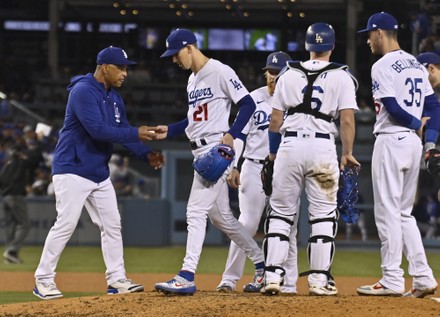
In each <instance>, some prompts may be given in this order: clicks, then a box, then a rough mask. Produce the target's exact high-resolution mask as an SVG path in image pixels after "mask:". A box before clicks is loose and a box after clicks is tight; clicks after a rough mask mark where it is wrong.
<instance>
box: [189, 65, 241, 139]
mask: <svg viewBox="0 0 440 317" xmlns="http://www.w3.org/2000/svg"><path fill="white" fill-rule="evenodd" d="M187 92H188V126H187V128H186V130H185V132H186V135H187V136H188V138H189V139H190V140H193V139H198V138H203V137H206V136H209V135H214V134H220V133H225V132H227V131H228V130H229V116H230V112H231V104H232V102H234V103H237V102H238V101H240V99H242V98H243V97H244V96H246V95H248V94H249V91H248V90H247V89H246V87H245V86H244V85H243V84H242V82H241V81H240V79H239V78H238V76H237V74H236V73H235V72H234V70H233V69H232V68H231V67H229V66H228V65H225V64H223V63H221V62H219V61H218V60H215V59H210V60H209V61H208V62H207V63H206V65H205V66H203V68H202V69H201V70H200V71H199V72H198V73H197V74H195V75H194V73H192V74H191V75H190V77H189V79H188V86H187Z"/></svg>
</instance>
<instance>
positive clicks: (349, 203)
mask: <svg viewBox="0 0 440 317" xmlns="http://www.w3.org/2000/svg"><path fill="white" fill-rule="evenodd" d="M359 170H360V168H359V167H348V166H347V167H345V169H344V170H343V171H341V181H340V184H339V190H338V194H337V198H338V210H339V213H340V215H341V217H342V219H343V220H344V221H345V222H346V223H356V222H357V221H358V219H359V210H358V209H357V208H356V203H357V201H358V194H359V186H358V175H359Z"/></svg>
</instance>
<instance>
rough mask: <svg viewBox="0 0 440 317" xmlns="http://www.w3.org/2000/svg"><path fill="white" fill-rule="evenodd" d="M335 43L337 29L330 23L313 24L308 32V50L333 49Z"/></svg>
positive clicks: (323, 50) (321, 50) (322, 50)
mask: <svg viewBox="0 0 440 317" xmlns="http://www.w3.org/2000/svg"><path fill="white" fill-rule="evenodd" d="M334 45H335V31H334V30H333V27H332V26H331V25H330V24H327V23H323V22H318V23H315V24H312V25H311V26H309V28H308V29H307V33H306V51H309V52H325V51H331V50H332V49H333V47H334Z"/></svg>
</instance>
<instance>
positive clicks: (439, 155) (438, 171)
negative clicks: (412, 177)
mask: <svg viewBox="0 0 440 317" xmlns="http://www.w3.org/2000/svg"><path fill="white" fill-rule="evenodd" d="M425 164H426V169H427V170H428V172H429V174H431V176H432V177H433V178H434V181H435V182H436V184H437V185H440V151H439V150H437V149H431V150H429V151H426V153H425Z"/></svg>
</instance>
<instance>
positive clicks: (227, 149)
mask: <svg viewBox="0 0 440 317" xmlns="http://www.w3.org/2000/svg"><path fill="white" fill-rule="evenodd" d="M234 157H235V151H234V149H233V148H232V147H231V146H229V145H227V144H218V145H216V146H214V147H213V148H212V149H211V150H209V152H207V153H205V154H203V155H200V156H199V157H198V158H197V159H196V160H195V161H194V163H193V167H194V169H195V170H196V172H197V173H199V175H200V176H202V177H203V178H204V179H205V180H207V181H208V182H212V183H215V182H217V181H218V180H219V179H220V177H221V176H222V175H223V173H224V172H225V171H226V169H227V168H228V167H229V165H231V163H232V162H233V161H234Z"/></svg>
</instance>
